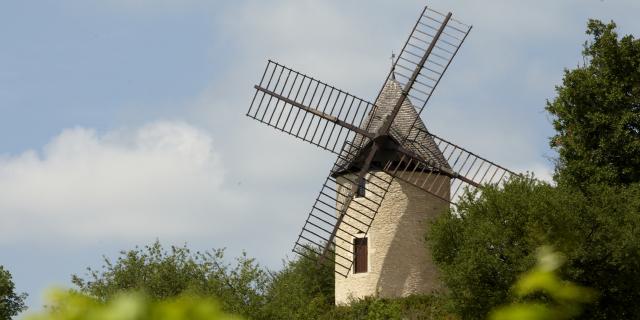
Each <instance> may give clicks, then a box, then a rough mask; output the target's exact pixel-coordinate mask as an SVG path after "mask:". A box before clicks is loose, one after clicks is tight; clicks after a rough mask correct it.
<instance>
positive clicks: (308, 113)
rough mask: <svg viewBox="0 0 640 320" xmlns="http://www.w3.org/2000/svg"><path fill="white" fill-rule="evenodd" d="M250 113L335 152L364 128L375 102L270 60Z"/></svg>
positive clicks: (259, 119)
mask: <svg viewBox="0 0 640 320" xmlns="http://www.w3.org/2000/svg"><path fill="white" fill-rule="evenodd" d="M255 88H256V92H255V95H254V97H253V101H252V102H251V106H250V107H249V111H248V112H247V115H248V116H249V117H251V118H253V119H256V120H258V121H260V122H262V123H264V124H267V125H269V126H271V127H274V128H276V129H279V130H281V131H284V132H287V133H288V134H291V135H293V136H295V137H297V138H300V139H302V140H304V141H307V142H310V143H311V144H314V145H317V146H319V147H321V148H323V149H326V150H329V151H331V152H333V153H336V154H338V153H340V151H341V150H342V146H343V145H344V142H345V141H348V140H353V138H354V136H355V133H359V134H360V135H363V136H370V135H369V134H368V133H367V132H366V131H364V130H362V129H361V128H360V127H361V124H362V121H363V119H364V117H365V116H366V115H367V114H369V113H370V112H371V111H372V110H373V108H374V106H373V104H371V103H370V102H367V101H365V100H363V99H360V98H358V97H356V96H354V95H351V94H349V93H347V92H344V91H342V90H339V89H336V88H335V87H333V86H331V85H328V84H326V83H323V82H320V81H318V80H316V79H314V78H312V77H309V76H307V75H304V74H302V73H299V72H297V71H294V70H292V69H290V68H287V67H285V66H283V65H281V64H279V63H277V62H274V61H271V60H269V62H268V63H267V67H266V68H265V71H264V74H263V76H262V79H261V81H260V84H259V85H256V86H255Z"/></svg>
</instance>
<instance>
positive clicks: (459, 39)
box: [247, 7, 514, 277]
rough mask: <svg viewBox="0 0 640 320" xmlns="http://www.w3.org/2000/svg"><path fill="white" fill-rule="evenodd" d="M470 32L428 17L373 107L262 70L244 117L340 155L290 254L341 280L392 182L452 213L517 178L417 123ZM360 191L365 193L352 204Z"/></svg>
mask: <svg viewBox="0 0 640 320" xmlns="http://www.w3.org/2000/svg"><path fill="white" fill-rule="evenodd" d="M470 30H471V26H468V25H466V24H464V23H461V22H459V21H457V20H455V19H453V18H452V14H451V13H448V14H442V13H439V12H437V11H434V10H432V9H430V8H427V7H425V8H424V10H423V11H422V13H421V14H420V17H419V18H418V21H417V22H416V24H415V26H414V28H413V29H412V31H411V33H410V35H409V38H408V39H407V41H406V43H405V45H404V46H403V48H402V51H401V52H400V54H399V55H398V58H397V59H396V61H394V65H393V68H392V69H391V71H390V72H389V75H388V76H387V79H386V81H385V83H384V85H383V87H382V89H381V90H380V93H379V94H378V97H377V98H376V100H375V104H372V103H370V102H367V101H365V100H363V99H360V98H358V97H355V96H353V95H351V94H349V93H347V92H345V91H342V90H339V89H336V88H335V87H333V86H331V85H328V84H326V83H323V82H320V81H318V80H316V79H314V78H311V77H309V76H306V75H304V74H302V73H299V72H297V71H294V70H292V69H290V68H288V67H286V66H283V65H281V64H279V63H277V62H274V61H271V60H269V62H268V63H267V66H266V68H265V70H264V73H263V75H262V79H261V80H260V83H259V84H258V85H256V86H254V88H255V89H256V91H255V94H254V97H253V100H252V102H251V106H250V107H249V110H248V112H247V116H249V117H251V118H253V119H256V120H258V121H260V122H262V123H265V124H267V125H269V126H271V127H274V128H276V129H278V130H281V131H283V132H286V133H288V134H290V135H293V136H295V137H297V138H299V139H301V140H304V141H307V142H309V143H312V144H314V145H317V146H319V147H321V148H323V149H326V150H329V151H331V152H333V153H335V154H337V155H338V159H337V160H336V162H335V164H334V166H333V168H332V169H331V172H330V174H329V176H328V177H327V179H326V180H325V182H324V184H323V185H322V188H321V190H320V194H319V195H318V197H317V198H316V201H315V203H314V205H313V207H312V209H311V211H310V212H309V215H308V217H307V219H306V221H305V223H304V226H303V228H302V231H301V232H300V234H299V237H298V239H297V241H296V244H295V246H294V249H293V251H294V252H296V253H298V254H300V255H303V256H309V257H311V258H318V257H319V258H320V260H321V261H322V260H328V261H332V262H333V263H334V264H335V271H336V273H338V274H340V275H342V276H344V277H346V276H347V275H348V274H349V272H350V270H351V268H352V264H353V254H354V252H353V247H352V243H351V239H352V238H354V237H355V236H356V235H359V234H367V233H368V232H369V229H370V227H371V226H372V223H373V221H374V219H375V217H376V214H377V213H378V211H379V209H380V207H381V206H382V205H383V200H384V199H385V196H386V194H387V192H388V190H389V188H390V187H391V184H392V183H393V181H394V180H396V179H397V180H400V181H404V182H407V183H409V184H412V185H414V186H416V187H418V188H420V189H421V190H423V191H425V192H427V193H430V194H431V195H434V196H435V197H437V198H440V199H441V200H443V201H446V202H449V203H452V204H456V203H457V202H458V201H459V200H460V195H461V194H463V192H464V191H465V190H468V189H473V188H480V187H482V185H483V184H486V183H488V184H500V183H502V182H504V181H505V180H507V179H509V177H511V176H512V175H513V174H514V173H512V172H511V171H509V170H507V169H505V168H504V167H501V166H498V165H496V164H495V163H493V162H491V161H488V160H487V159H485V158H482V157H480V156H478V155H476V154H474V153H472V152H470V151H467V150H466V149H463V148H461V147H459V146H458V145H456V144H453V143H451V142H449V141H446V140H445V139H442V138H440V137H438V136H436V135H434V134H432V133H430V132H429V131H428V130H427V128H426V126H425V125H424V123H423V122H422V120H421V118H420V114H421V113H422V111H423V109H424V108H425V106H426V104H427V103H428V101H429V100H430V98H431V96H432V94H433V92H434V90H435V88H436V87H437V86H438V84H439V82H440V80H441V79H442V76H443V74H444V73H445V72H446V71H447V69H448V67H449V65H450V63H451V61H452V60H453V58H454V57H455V56H456V54H457V52H458V50H459V48H460V46H461V45H462V43H463V42H464V41H465V39H466V37H467V35H468V34H469V31H470ZM362 182H365V183H364V184H363V186H364V188H363V192H362V194H358V193H357V192H358V191H359V186H360V185H361V183H362Z"/></svg>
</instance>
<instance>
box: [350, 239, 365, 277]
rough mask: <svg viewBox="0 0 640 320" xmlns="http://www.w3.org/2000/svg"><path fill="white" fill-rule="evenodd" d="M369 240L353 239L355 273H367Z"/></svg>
mask: <svg viewBox="0 0 640 320" xmlns="http://www.w3.org/2000/svg"><path fill="white" fill-rule="evenodd" d="M367 262H368V261H367V238H355V239H353V273H364V272H367V267H368V266H367Z"/></svg>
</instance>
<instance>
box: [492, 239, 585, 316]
mask: <svg viewBox="0 0 640 320" xmlns="http://www.w3.org/2000/svg"><path fill="white" fill-rule="evenodd" d="M563 263H564V258H563V257H562V255H560V254H559V253H557V252H554V251H553V250H552V249H551V248H550V247H541V248H540V249H538V261H537V264H536V266H535V267H534V268H533V269H532V270H530V271H528V272H526V273H525V274H523V275H522V276H521V277H520V279H519V280H518V282H516V284H515V286H514V287H513V293H514V294H515V296H516V297H518V298H520V299H521V300H522V299H527V298H531V297H535V299H533V300H528V301H523V302H517V303H513V304H510V305H506V306H502V307H499V308H497V309H495V310H494V311H493V312H492V313H491V314H490V317H489V318H490V319H491V320H552V319H553V320H562V319H572V318H574V317H576V316H578V315H580V313H581V311H582V305H584V304H586V303H590V302H593V301H594V300H595V299H596V297H597V294H596V292H595V291H594V290H593V289H590V288H586V287H582V286H579V285H576V284H574V283H572V282H569V281H563V280H562V279H560V277H558V275H557V274H556V271H557V270H558V268H560V266H562V264H563Z"/></svg>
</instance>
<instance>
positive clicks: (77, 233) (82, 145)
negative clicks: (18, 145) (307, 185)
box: [0, 122, 239, 244]
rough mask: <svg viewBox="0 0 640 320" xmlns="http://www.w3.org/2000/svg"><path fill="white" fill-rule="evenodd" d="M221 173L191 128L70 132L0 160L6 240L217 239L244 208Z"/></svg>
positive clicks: (2, 237)
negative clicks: (231, 211)
mask: <svg viewBox="0 0 640 320" xmlns="http://www.w3.org/2000/svg"><path fill="white" fill-rule="evenodd" d="M223 176H224V168H223V166H222V163H221V161H220V157H219V156H218V154H217V152H216V150H215V149H214V148H213V144H212V139H211V137H210V136H209V135H208V134H207V133H206V132H204V131H202V130H199V129H197V128H194V127H192V126H190V125H187V124H185V123H176V122H156V123H152V124H148V125H145V126H143V127H140V128H136V129H133V130H126V129H125V130H114V131H110V132H107V133H104V134H99V133H97V132H96V131H95V130H91V129H86V128H73V129H66V130H64V131H63V132H62V133H61V134H59V135H58V136H56V137H55V138H53V139H52V140H51V141H50V143H49V144H48V145H47V146H46V147H45V148H44V149H43V150H42V152H41V153H38V152H36V151H27V152H24V153H23V154H21V155H17V156H4V157H3V158H0V212H2V217H1V218H0V243H5V244H6V243H9V242H21V241H47V242H50V241H59V240H61V241H79V240H81V241H82V242H83V243H89V242H92V241H97V240H100V239H109V238H111V239H120V240H124V239H126V240H137V239H148V238H149V237H161V238H167V237H168V238H175V237H179V236H183V235H186V234H192V235H194V236H195V237H197V236H198V235H202V234H204V233H209V232H215V231H216V230H218V229H221V228H220V225H219V224H215V223H210V222H213V221H215V219H216V218H220V215H221V214H223V212H224V210H221V209H224V208H226V207H230V206H239V205H238V204H237V203H234V202H235V201H236V200H235V199H234V196H233V195H231V194H227V193H225V191H224V190H223V189H222V188H221V186H222V183H223ZM227 221H229V223H233V221H232V219H227ZM220 231H221V232H223V230H220Z"/></svg>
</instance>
